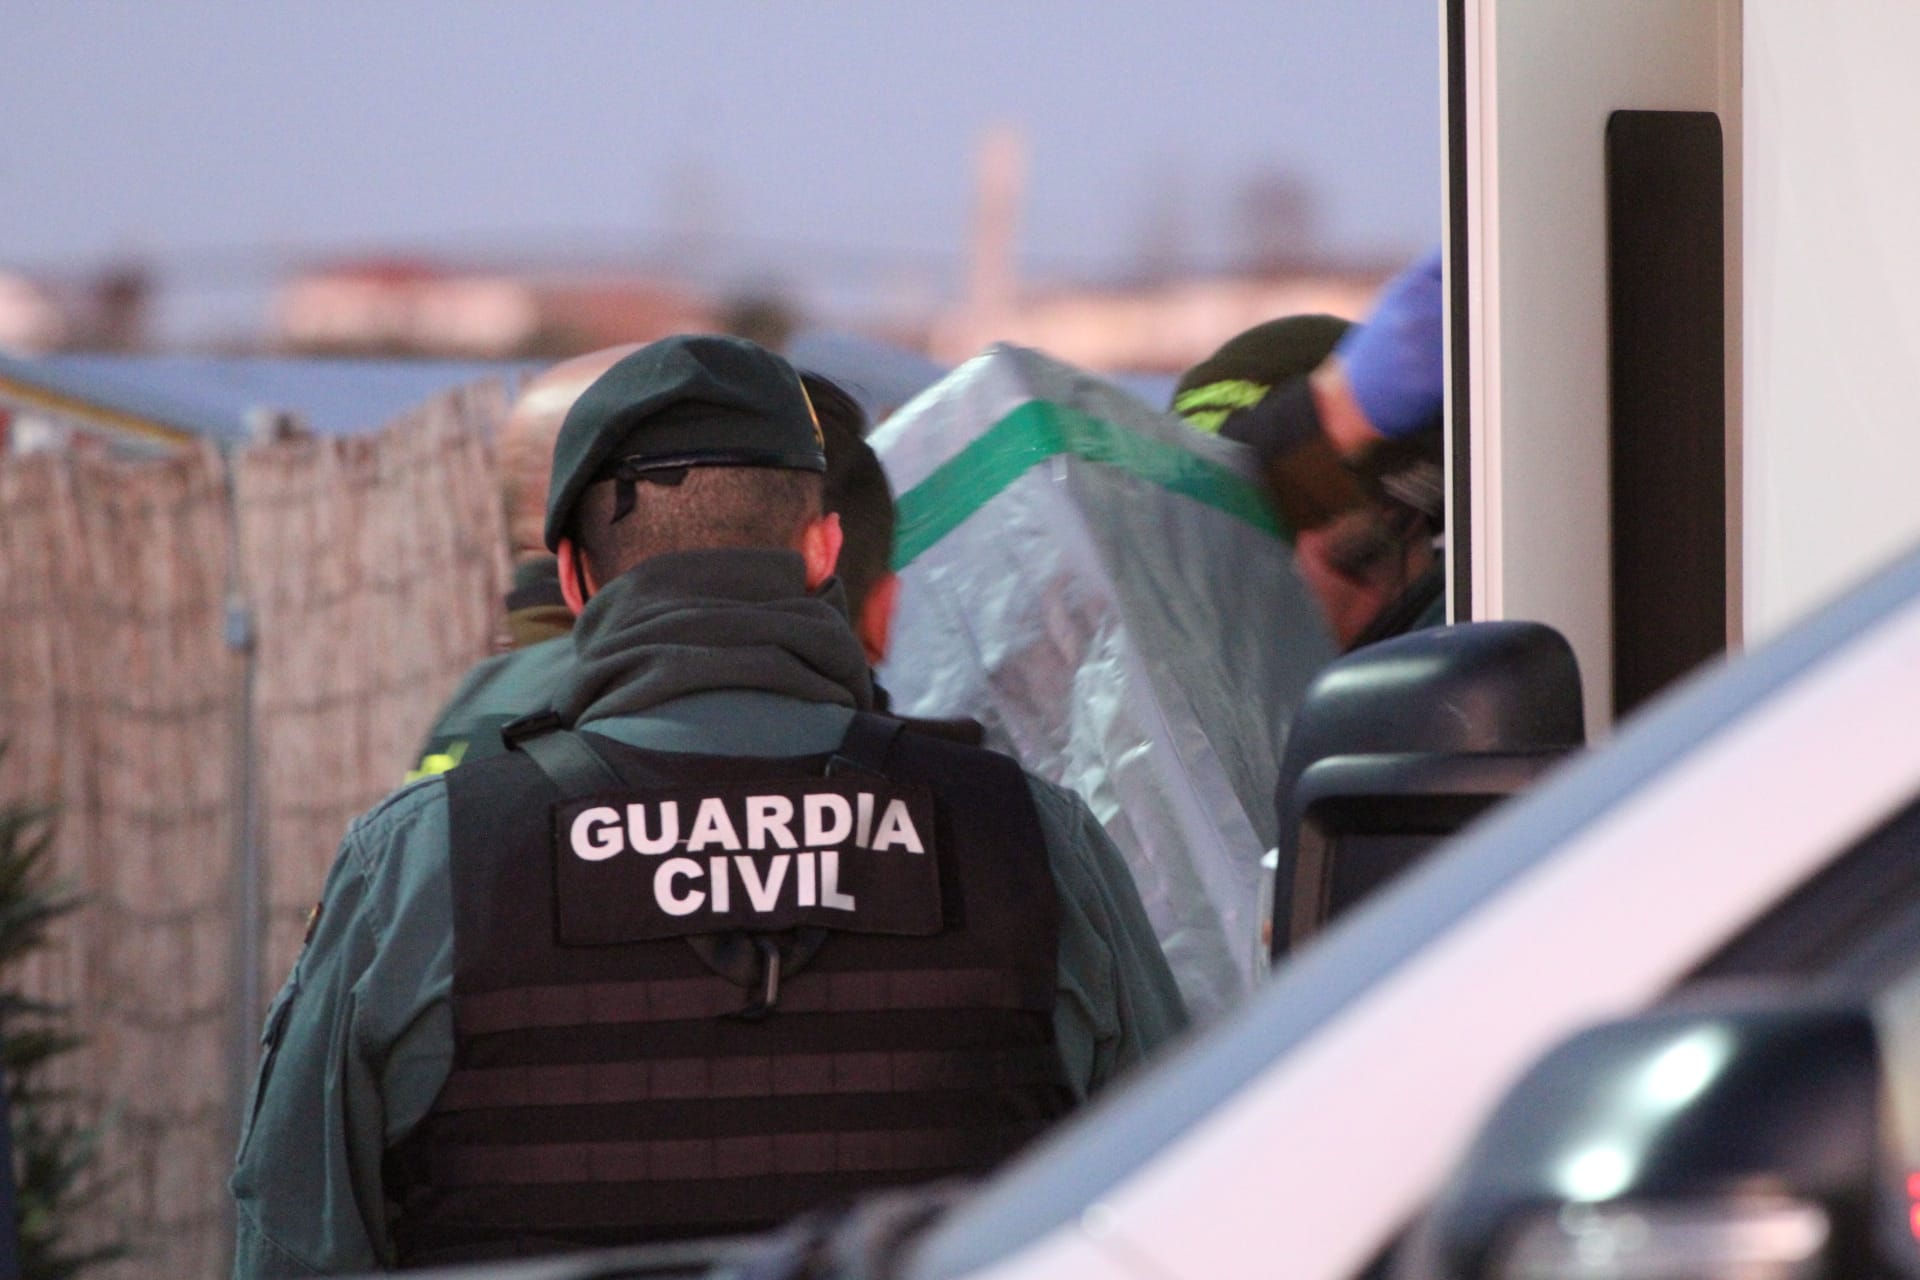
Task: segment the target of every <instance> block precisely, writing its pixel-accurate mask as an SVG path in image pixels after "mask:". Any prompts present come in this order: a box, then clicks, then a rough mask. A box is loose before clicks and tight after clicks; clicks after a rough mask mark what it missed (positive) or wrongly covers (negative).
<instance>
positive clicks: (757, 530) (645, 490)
mask: <svg viewBox="0 0 1920 1280" xmlns="http://www.w3.org/2000/svg"><path fill="white" fill-rule="evenodd" d="M614 489H615V483H614V482H613V481H612V480H603V481H601V482H599V483H597V484H595V485H593V486H591V487H590V488H588V489H587V491H586V492H585V493H583V494H581V495H580V503H579V506H578V508H577V514H576V516H575V518H574V537H575V540H576V541H577V542H578V543H579V544H580V550H581V552H582V553H583V554H584V555H585V557H586V561H587V565H588V566H589V567H590V568H591V569H592V570H593V573H594V576H595V577H596V578H598V579H599V580H600V581H601V582H611V581H612V580H613V579H614V578H616V577H618V576H619V575H620V574H623V573H625V572H626V571H627V570H629V569H631V568H633V567H634V566H635V565H637V564H639V563H640V562H641V561H642V560H646V559H648V558H650V557H652V556H658V555H665V554H667V553H668V552H671V551H711V550H738V549H754V548H759V549H766V550H780V551H791V550H798V549H799V546H800V535H801V533H802V531H803V530H805V529H806V527H807V525H808V524H809V523H810V522H812V521H814V520H818V519H819V518H820V513H821V505H820V504H821V493H822V489H823V484H822V480H821V477H820V474H819V473H818V472H816V471H790V470H786V469H784V468H776V467H690V468H688V469H687V472H686V478H685V479H684V480H682V481H681V482H680V483H679V484H677V485H666V484H656V483H653V482H650V481H646V480H641V481H637V482H635V484H634V502H633V510H632V511H630V512H628V513H627V514H626V516H625V517H623V518H622V519H620V520H618V521H615V520H614V519H613V510H614V501H615V495H614Z"/></svg>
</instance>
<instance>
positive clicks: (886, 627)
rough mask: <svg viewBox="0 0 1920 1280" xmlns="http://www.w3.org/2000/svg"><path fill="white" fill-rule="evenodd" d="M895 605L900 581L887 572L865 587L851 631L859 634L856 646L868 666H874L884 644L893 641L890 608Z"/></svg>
mask: <svg viewBox="0 0 1920 1280" xmlns="http://www.w3.org/2000/svg"><path fill="white" fill-rule="evenodd" d="M899 602H900V578H899V576H898V575H897V574H891V573H888V574H883V575H881V578H880V580H879V581H878V582H876V583H874V584H873V586H871V587H870V588H868V590H867V598H866V599H865V600H863V601H861V603H860V616H859V617H858V618H855V619H854V628H853V629H854V630H855V631H857V632H859V634H860V647H861V648H862V649H865V650H866V651H867V662H868V664H869V665H871V666H878V665H879V664H880V663H881V661H882V660H884V659H885V658H886V656H887V645H888V643H889V642H890V641H891V640H892V638H893V609H894V606H895V605H897V604H898V603H899Z"/></svg>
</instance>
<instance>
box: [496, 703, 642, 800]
mask: <svg viewBox="0 0 1920 1280" xmlns="http://www.w3.org/2000/svg"><path fill="white" fill-rule="evenodd" d="M500 738H501V740H502V741H503V742H505V743H506V744H507V748H508V750H510V751H524V752H525V753H526V754H527V758H528V759H530V760H532V761H533V762H534V763H535V764H537V765H539V766H540V772H542V773H544V774H546V775H547V779H548V780H549V781H550V782H552V783H553V785H554V786H556V787H558V788H559V789H560V794H561V795H563V796H565V797H567V798H568V799H570V800H571V799H575V798H578V797H580V796H585V795H592V794H593V793H594V792H596V791H618V790H620V787H621V782H620V775H619V774H617V773H615V772H614V771H613V766H612V765H610V764H608V763H607V762H606V761H605V760H603V759H601V757H600V753H599V752H597V751H595V750H594V749H593V748H592V747H590V746H588V745H587V744H586V742H585V741H584V740H582V738H581V737H580V735H579V734H577V733H575V732H573V731H572V730H570V729H568V728H566V726H565V725H564V724H562V723H561V720H560V717H559V715H558V714H557V713H555V712H553V711H551V710H548V711H536V712H534V713H533V714H531V715H525V716H521V717H520V718H519V719H518V720H514V721H511V722H509V723H508V724H506V725H504V726H502V727H501V729H500Z"/></svg>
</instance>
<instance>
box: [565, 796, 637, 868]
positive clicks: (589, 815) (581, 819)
mask: <svg viewBox="0 0 1920 1280" xmlns="http://www.w3.org/2000/svg"><path fill="white" fill-rule="evenodd" d="M626 847H627V842H626V841H625V840H622V839H621V838H620V811H619V810H618V809H611V808H608V807H607V806H605V805H602V806H600V807H599V808H597V809H582V810H581V811H580V815H579V816H578V817H576V818H575V819H574V820H573V852H574V854H575V855H576V856H577V857H581V858H584V859H586V860H587V861H588V862H600V861H603V860H604V859H607V858H611V857H612V856H613V855H614V854H616V853H619V852H620V851H621V850H623V849H625V848H626Z"/></svg>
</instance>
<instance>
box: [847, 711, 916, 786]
mask: <svg viewBox="0 0 1920 1280" xmlns="http://www.w3.org/2000/svg"><path fill="white" fill-rule="evenodd" d="M906 727H907V726H906V724H905V723H904V722H903V721H900V720H897V719H895V718H894V717H892V716H876V715H873V714H872V713H870V712H866V711H856V712H854V713H853V719H852V720H851V721H849V722H848V724H847V736H846V737H845V738H843V739H841V741H840V745H839V747H837V748H836V749H835V750H834V753H833V758H832V759H830V760H828V761H827V773H828V775H829V776H832V775H833V774H836V773H841V772H843V771H845V770H847V769H854V770H857V771H859V772H861V773H871V774H877V775H882V776H884V775H885V774H886V772H887V756H888V754H889V753H891V752H892V750H893V740H894V739H895V738H898V737H899V736H900V731H901V730H902V729H904V728H906Z"/></svg>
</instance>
